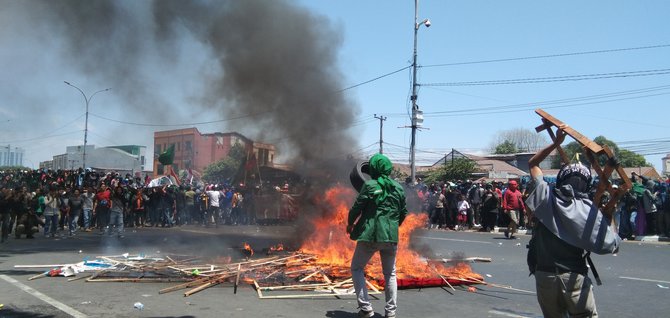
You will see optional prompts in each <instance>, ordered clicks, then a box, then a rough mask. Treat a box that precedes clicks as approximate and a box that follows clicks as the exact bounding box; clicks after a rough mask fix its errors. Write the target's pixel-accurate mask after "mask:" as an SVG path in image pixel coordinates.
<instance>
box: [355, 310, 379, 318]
mask: <svg viewBox="0 0 670 318" xmlns="http://www.w3.org/2000/svg"><path fill="white" fill-rule="evenodd" d="M374 315H375V312H374V311H372V310H370V311H365V310H363V309H361V310H360V311H359V312H358V317H361V318H363V317H366V318H369V317H374Z"/></svg>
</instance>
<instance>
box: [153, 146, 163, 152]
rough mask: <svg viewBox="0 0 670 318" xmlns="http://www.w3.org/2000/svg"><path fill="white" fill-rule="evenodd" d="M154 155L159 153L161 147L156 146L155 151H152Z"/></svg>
mask: <svg viewBox="0 0 670 318" xmlns="http://www.w3.org/2000/svg"><path fill="white" fill-rule="evenodd" d="M154 152H155V153H161V145H156V150H154Z"/></svg>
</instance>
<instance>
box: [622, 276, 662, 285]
mask: <svg viewBox="0 0 670 318" xmlns="http://www.w3.org/2000/svg"><path fill="white" fill-rule="evenodd" d="M619 278H623V279H630V280H639V281H643V282H652V283H664V284H670V282H669V281H665V280H655V279H646V278H637V277H626V276H619Z"/></svg>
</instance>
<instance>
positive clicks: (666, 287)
mask: <svg viewBox="0 0 670 318" xmlns="http://www.w3.org/2000/svg"><path fill="white" fill-rule="evenodd" d="M656 286H658V288H663V289H670V287H668V286H663V285H661V284H656Z"/></svg>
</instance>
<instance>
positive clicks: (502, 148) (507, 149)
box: [493, 140, 519, 155]
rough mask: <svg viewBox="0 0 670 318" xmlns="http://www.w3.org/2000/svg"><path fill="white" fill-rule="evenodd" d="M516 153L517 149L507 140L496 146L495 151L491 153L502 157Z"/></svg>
mask: <svg viewBox="0 0 670 318" xmlns="http://www.w3.org/2000/svg"><path fill="white" fill-rule="evenodd" d="M517 152H519V149H517V147H516V145H515V144H514V143H513V142H511V141H509V140H505V141H504V142H503V143H501V144H499V145H497V146H496V149H495V151H494V152H493V153H494V154H497V155H504V154H510V153H517Z"/></svg>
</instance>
